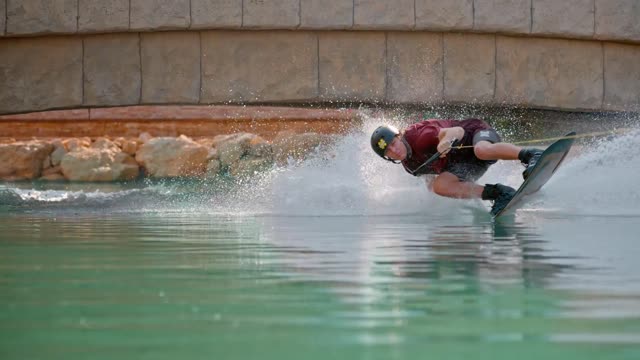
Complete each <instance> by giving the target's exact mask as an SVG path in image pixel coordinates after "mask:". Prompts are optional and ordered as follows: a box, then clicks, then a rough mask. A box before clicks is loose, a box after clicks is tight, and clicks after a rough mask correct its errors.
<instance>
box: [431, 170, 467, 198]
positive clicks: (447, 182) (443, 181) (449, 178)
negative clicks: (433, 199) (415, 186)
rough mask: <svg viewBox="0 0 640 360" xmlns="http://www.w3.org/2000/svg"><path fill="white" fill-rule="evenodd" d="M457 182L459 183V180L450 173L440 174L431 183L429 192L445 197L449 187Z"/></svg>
mask: <svg viewBox="0 0 640 360" xmlns="http://www.w3.org/2000/svg"><path fill="white" fill-rule="evenodd" d="M458 182H460V179H458V177H457V176H455V175H453V174H451V173H442V174H440V175H438V176H437V177H436V178H435V179H434V180H433V181H432V182H431V186H430V187H429V190H431V191H432V192H433V193H435V194H437V195H440V196H446V195H447V194H448V193H449V191H450V189H451V187H452V186H454V185H455V183H458Z"/></svg>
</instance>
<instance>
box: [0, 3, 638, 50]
mask: <svg viewBox="0 0 640 360" xmlns="http://www.w3.org/2000/svg"><path fill="white" fill-rule="evenodd" d="M2 14H4V15H5V16H1V15H2ZM638 19H640V3H639V2H638V1H637V0H563V1H557V0H446V1H442V0H393V1H389V0H0V35H2V34H4V35H6V36H35V35H42V34H77V33H80V34H83V33H105V32H122V31H130V32H140V31H157V30H192V29H317V30H335V29H362V30H397V31H403V30H429V31H447V32H466V31H474V32H490V33H501V34H518V35H531V36H541V35H544V36H547V35H550V36H561V37H567V38H585V39H600V40H622V41H629V42H636V43H638V42H640V21H638ZM5 21H6V24H5ZM5 25H6V26H5Z"/></svg>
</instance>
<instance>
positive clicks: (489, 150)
mask: <svg viewBox="0 0 640 360" xmlns="http://www.w3.org/2000/svg"><path fill="white" fill-rule="evenodd" d="M521 150H522V148H521V147H519V146H516V145H513V144H508V143H495V144H493V143H491V142H489V141H479V142H478V143H476V144H475V145H474V146H473V152H474V154H475V155H476V157H477V158H478V159H480V160H518V154H520V151H521Z"/></svg>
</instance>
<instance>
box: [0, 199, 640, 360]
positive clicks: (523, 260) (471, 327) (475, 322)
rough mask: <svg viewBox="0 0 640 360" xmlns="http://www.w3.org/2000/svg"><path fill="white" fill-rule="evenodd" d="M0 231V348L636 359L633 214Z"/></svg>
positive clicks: (196, 222) (171, 354)
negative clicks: (496, 221)
mask: <svg viewBox="0 0 640 360" xmlns="http://www.w3.org/2000/svg"><path fill="white" fill-rule="evenodd" d="M537 222H544V224H545V226H544V228H541V227H539V226H537ZM0 228H1V229H2V233H0V294H1V295H0V339H1V340H0V353H1V354H3V359H27V358H28V359H37V358H47V359H52V358H55V359H58V358H61V359H62V358H64V359H69V358H100V359H102V358H105V359H107V358H108V359H113V358H132V359H133V358H135V359H138V358H153V359H158V358H167V359H175V358H237V359H246V358H258V357H259V358H266V359H271V358H273V359H281V358H284V357H287V358H292V357H300V356H302V357H304V358H323V359H324V358H326V357H327V356H332V357H338V358H354V357H356V358H374V359H388V358H415V357H417V356H421V355H424V354H429V355H432V356H433V357H434V358H462V357H468V356H474V358H496V357H497V358H507V357H512V356H513V354H514V353H516V354H518V356H519V357H525V358H532V359H533V358H536V359H538V358H545V357H546V358H576V359H578V358H580V359H585V358H588V359H602V358H607V359H635V358H638V357H639V356H640V317H639V316H638V314H640V302H638V300H639V299H640V276H638V274H639V273H638V266H637V262H636V261H635V259H636V258H637V256H638V255H640V254H639V253H638V252H639V251H638V250H636V249H638V247H637V246H633V244H631V243H630V241H629V239H632V238H635V236H634V233H635V231H636V230H637V218H610V219H606V220H602V219H600V220H599V219H593V218H591V219H590V218H566V217H564V218H562V217H554V216H551V215H550V216H547V215H544V214H542V215H540V214H535V213H534V214H525V215H524V216H523V217H521V218H518V219H516V220H514V221H512V222H508V223H505V224H492V223H491V221H490V218H489V216H488V215H487V214H486V213H485V212H484V211H481V210H479V209H474V208H466V209H461V210H459V211H458V213H457V214H456V216H455V217H451V216H436V217H433V216H429V217H427V216H416V215H413V216H336V217H332V216H317V217H307V216H300V217H293V216H280V217H278V216H245V217H239V216H235V217H221V216H219V215H206V214H200V215H198V214H181V215H177V214H145V213H139V214H128V215H108V216H98V215H95V214H94V215H91V216H87V215H84V216H78V215H73V214H65V213H62V214H59V213H58V214H51V213H34V214H29V213H22V214H11V215H7V216H4V217H2V218H0ZM605 229H608V230H609V231H608V232H607V231H606V230H605ZM569 233H570V234H571V236H567V235H568V234H569ZM603 233H606V234H607V235H606V237H604V238H603V237H601V235H602V234H603ZM527 354H529V355H527Z"/></svg>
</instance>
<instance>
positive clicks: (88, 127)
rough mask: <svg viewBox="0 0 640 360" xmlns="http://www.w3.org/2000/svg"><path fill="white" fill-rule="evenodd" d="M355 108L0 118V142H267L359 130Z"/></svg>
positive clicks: (128, 110)
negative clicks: (223, 137) (251, 137)
mask: <svg viewBox="0 0 640 360" xmlns="http://www.w3.org/2000/svg"><path fill="white" fill-rule="evenodd" d="M357 118H358V115H357V111H356V110H353V109H342V110H340V109H303V108H288V107H268V106H256V107H242V106H214V107H211V106H131V107H120V108H102V109H76V110H56V111H46V112H37V113H29V114H21V115H5V116H0V126H2V127H3V129H4V130H3V132H2V137H5V138H13V139H30V138H32V137H42V138H54V137H83V136H87V137H100V136H139V135H140V134H141V133H144V132H147V133H150V134H151V135H153V136H179V135H181V134H184V135H187V136H192V137H197V136H215V135H219V134H227V133H234V132H252V133H255V134H257V135H260V136H262V137H264V138H266V139H270V138H272V137H273V136H275V134H277V133H278V132H280V131H284V130H291V131H294V132H317V133H321V134H331V133H342V132H344V131H346V130H348V129H349V128H350V127H351V126H353V125H355V122H354V120H356V119H357Z"/></svg>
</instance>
